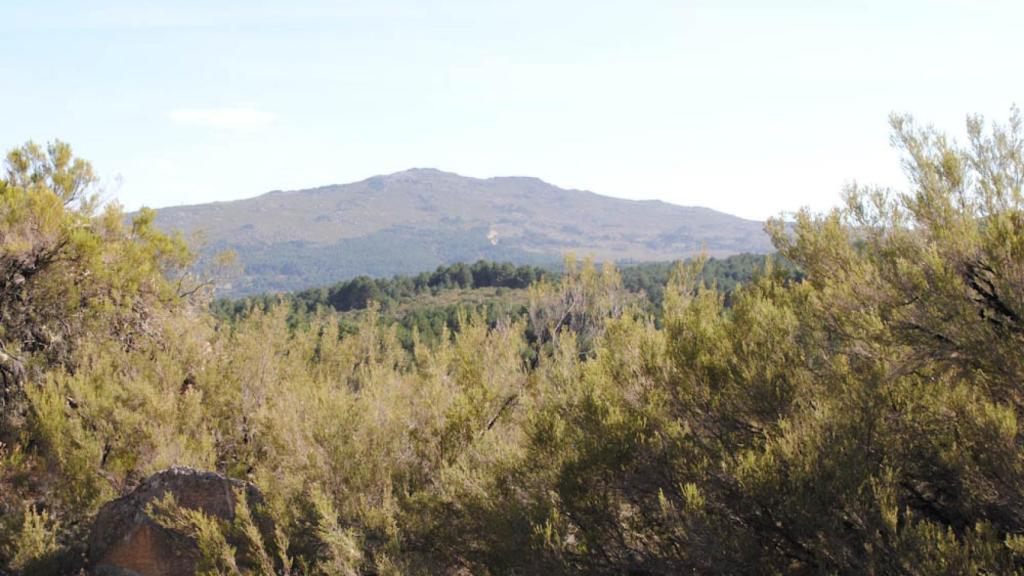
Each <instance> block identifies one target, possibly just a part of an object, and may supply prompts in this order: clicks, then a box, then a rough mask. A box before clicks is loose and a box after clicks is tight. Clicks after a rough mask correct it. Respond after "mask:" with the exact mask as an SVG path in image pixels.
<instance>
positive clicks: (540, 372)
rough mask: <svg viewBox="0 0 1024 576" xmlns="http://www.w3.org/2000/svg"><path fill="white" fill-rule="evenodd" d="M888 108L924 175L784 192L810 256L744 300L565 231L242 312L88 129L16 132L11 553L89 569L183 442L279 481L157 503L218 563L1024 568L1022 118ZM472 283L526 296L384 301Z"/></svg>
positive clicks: (563, 569)
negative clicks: (454, 309) (435, 330)
mask: <svg viewBox="0 0 1024 576" xmlns="http://www.w3.org/2000/svg"><path fill="white" fill-rule="evenodd" d="M892 124H893V141H894V142H895V143H896V144H897V146H898V147H899V149H900V150H901V152H902V153H903V155H904V160H905V164H906V169H907V172H908V176H909V179H908V184H907V189H906V191H905V192H902V193H901V192H893V191H888V190H883V189H876V188H872V187H864V186H860V185H853V186H851V187H850V188H849V189H848V190H847V191H846V194H845V201H844V204H843V206H842V207H841V208H838V209H836V210H833V211H831V212H828V213H825V214H812V213H810V212H807V211H803V212H800V213H799V214H798V216H797V218H796V220H795V223H793V224H792V226H789V225H784V224H783V223H781V222H774V223H773V224H772V225H771V227H770V231H771V234H772V239H773V242H774V246H775V248H776V249H777V250H778V252H779V253H780V256H781V257H782V258H784V259H785V261H786V262H787V264H786V265H785V266H783V265H781V264H780V263H776V262H775V259H768V260H767V261H766V262H765V264H764V266H763V267H762V269H761V270H760V271H759V272H758V273H756V274H755V275H754V276H753V277H752V278H751V279H749V280H746V279H743V280H744V281H743V282H741V284H740V285H737V286H728V287H726V285H725V282H723V281H719V282H718V286H719V287H721V288H723V289H726V288H727V289H728V290H729V291H730V295H729V297H728V299H727V298H726V296H725V294H724V293H723V292H722V291H721V290H720V289H719V288H716V287H714V286H712V285H709V284H708V283H707V282H706V281H705V280H704V278H705V276H704V274H705V267H706V266H708V264H707V263H705V262H703V261H702V260H700V259H698V260H693V261H690V262H688V263H686V264H683V265H679V266H677V267H675V268H674V269H673V272H672V273H671V275H670V278H669V279H668V281H667V283H666V284H665V285H664V287H663V288H662V293H661V295H660V296H658V297H657V298H659V299H660V304H659V306H658V309H657V312H654V311H652V308H651V306H652V305H651V304H649V303H647V302H645V301H644V299H643V298H640V297H639V296H638V294H639V292H633V291H630V290H628V289H627V287H626V286H627V280H626V278H627V277H629V276H630V275H629V274H626V273H623V272H620V271H619V270H617V269H616V268H614V267H613V266H610V265H609V266H604V267H600V268H598V267H595V266H593V265H591V264H590V263H589V262H582V263H580V262H574V261H572V260H569V261H568V263H567V265H566V267H565V269H564V270H563V271H562V272H561V273H559V274H557V275H554V274H546V273H542V272H539V271H536V270H534V269H532V268H512V267H504V266H502V265H493V264H487V263H481V264H477V265H468V266H462V267H453V268H445V269H442V270H439V271H438V272H437V277H435V276H434V275H424V276H422V277H419V278H406V279H395V280H393V281H374V280H368V279H362V280H357V281H354V282H350V283H345V284H340V285H336V286H334V287H330V288H325V289H324V290H318V291H311V292H306V293H301V294H297V295H295V296H292V297H289V298H287V299H285V300H284V301H283V302H281V303H279V304H275V303H274V302H272V301H269V302H264V303H263V304H261V305H258V306H243V307H241V308H239V309H237V310H235V309H234V308H232V307H231V306H228V305H227V304H222V305H220V306H221V308H217V307H214V308H213V310H215V311H216V310H218V309H219V310H220V312H221V313H217V314H215V313H213V312H211V299H212V297H213V295H212V294H211V293H210V292H209V290H208V288H209V284H208V282H207V280H206V279H204V278H198V277H195V276H194V275H193V272H190V271H191V270H193V269H194V268H193V267H192V266H191V264H192V260H191V259H192V256H191V255H190V254H189V252H188V250H187V249H186V246H185V243H184V241H183V240H182V239H181V238H180V237H176V236H168V235H165V234H164V233H162V232H160V231H158V230H157V229H156V228H155V227H154V224H153V213H152V212H150V211H143V212H141V213H140V214H138V215H137V216H135V217H134V218H133V219H132V220H131V222H130V224H125V217H124V215H123V214H122V213H121V212H120V211H119V209H118V208H117V207H116V206H105V207H102V208H101V207H99V205H98V204H97V202H96V201H95V200H94V196H93V192H94V191H95V189H94V187H93V183H94V182H95V176H94V174H93V172H92V168H91V167H90V166H89V165H88V164H87V163H85V162H83V161H81V160H77V159H75V158H74V157H73V156H72V154H71V151H70V148H69V147H67V146H66V145H65V144H61V143H56V144H53V145H51V146H49V147H48V148H42V147H39V146H36V145H33V144H29V145H27V146H24V147H21V148H18V149H16V150H14V151H13V152H11V154H10V155H9V156H8V158H7V162H6V166H5V167H6V171H5V173H4V175H3V178H2V179H0V246H2V252H0V376H2V381H0V383H2V395H0V410H2V413H0V418H2V420H0V572H10V573H14V574H77V573H79V570H81V569H84V568H85V569H87V568H88V567H89V562H90V560H91V559H90V556H89V549H88V547H87V546H86V545H85V541H86V537H85V535H86V534H87V533H88V530H89V526H90V525H91V523H92V522H93V521H94V519H95V516H96V512H97V510H98V508H99V507H100V506H101V505H103V504H104V503H106V502H108V501H110V500H111V499H113V498H115V497H117V496H119V495H123V494H126V493H127V492H129V491H130V490H132V489H133V488H134V487H136V486H137V485H138V484H139V483H140V481H141V480H142V479H143V478H145V477H147V476H148V475H150V474H153V473H155V472H158V471H161V470H164V469H166V468H168V467H170V466H172V465H188V466H193V467H196V468H199V469H202V470H212V471H218V472H221V473H223V474H226V475H228V476H230V477H233V478H239V479H244V480H248V481H251V482H253V483H254V484H255V485H256V486H257V487H258V488H259V489H260V491H261V492H262V494H263V495H264V496H265V498H264V500H261V501H260V502H262V503H260V502H257V501H255V500H253V501H246V500H241V499H240V500H239V502H240V504H239V511H238V514H237V516H236V520H234V521H231V522H227V521H224V520H220V519H218V518H215V517H212V516H207V515H204V514H203V513H201V512H197V511H195V510H192V509H189V508H187V507H184V506H183V505H179V504H177V503H175V502H173V501H168V500H166V499H165V500H164V501H162V502H161V504H160V506H154V507H151V508H149V509H148V511H147V514H151V515H152V517H153V518H154V519H155V521H157V522H158V523H159V524H160V525H161V526H162V528H161V529H162V530H166V531H168V532H170V533H173V534H176V535H177V536H176V537H177V538H179V539H180V541H183V542H194V543H196V544H197V548H196V549H197V550H199V551H201V553H202V557H201V558H200V561H201V564H200V568H201V570H202V571H203V573H208V574H264V575H268V574H294V575H297V574H324V575H328V574H330V575H334V574H338V575H355V574H388V575H393V574H577V573H590V574H651V575H654V574H659V575H660V574H663V575H669V574H764V575H770V574H808V575H810V574H908V575H909V574H914V575H916V574H920V575H932V574H1019V573H1022V572H1024V498H1022V494H1024V448H1022V447H1024V434H1022V431H1021V426H1020V420H1021V418H1022V417H1024V388H1022V382H1024V354H1022V352H1021V351H1022V350H1024V196H1022V184H1024V140H1022V138H1024V128H1022V126H1021V118H1020V116H1019V114H1018V113H1017V112H1016V111H1015V112H1014V113H1013V115H1012V116H1011V119H1010V121H1009V122H1008V123H1006V124H1004V125H987V124H985V123H983V122H982V121H981V120H979V119H975V118H972V119H970V120H969V122H968V135H969V137H968V140H967V142H966V143H964V144H958V143H956V142H954V141H953V139H951V138H947V137H944V136H943V135H941V134H939V133H937V132H935V131H934V130H933V129H930V128H925V127H921V126H919V125H917V124H915V123H914V122H913V121H911V120H910V119H909V118H908V117H903V116H898V117H894V118H893V121H892ZM721 262H726V261H721ZM658 270H659V271H658V272H657V273H655V272H654V271H649V273H647V272H645V273H637V274H636V275H635V276H633V277H634V278H635V279H634V280H630V282H636V285H638V286H639V285H643V286H645V287H644V292H645V293H647V294H652V293H653V290H650V289H649V288H647V287H646V286H648V285H650V284H652V283H656V282H655V279H656V278H660V276H658V274H660V273H661V270H663V268H659V269H658ZM795 271H798V273H797V272H795ZM477 273H480V274H481V275H482V276H481V278H483V277H484V275H492V276H493V278H492V279H491V280H489V281H488V282H491V283H490V284H489V285H488V286H485V287H480V286H478V285H477V282H478V279H477V276H476V274H477ZM715 277H720V276H718V275H716V276H715ZM495 278H496V279H495ZM419 279H422V280H423V284H422V286H426V288H423V287H421V284H419V283H418V282H419ZM470 279H472V280H471V283H470ZM392 282H393V284H391V283H392ZM431 282H435V283H438V286H442V285H443V286H445V288H441V289H439V290H437V291H436V293H435V291H434V290H433V288H432V287H431V286H430V284H431ZM505 284H508V285H505ZM400 286H404V287H403V288H399V287H400ZM392 288H393V290H394V293H393V295H392V293H390V292H389V290H392ZM474 290H491V291H494V292H493V293H494V295H495V296H496V295H497V291H498V290H515V291H521V292H520V293H521V294H522V300H521V302H522V306H523V308H524V310H525V311H524V313H523V314H521V315H515V314H508V315H504V314H497V315H496V316H495V317H493V318H484V317H482V316H481V315H480V314H478V313H473V312H472V311H470V312H467V313H463V314H462V315H461V316H460V317H459V319H458V323H457V329H456V330H451V331H448V330H446V329H445V330H442V331H441V334H439V335H437V337H435V338H431V339H425V338H420V337H419V336H418V335H417V334H416V331H413V332H412V333H411V335H410V342H409V343H408V345H404V344H403V342H402V340H401V338H400V337H399V326H398V324H396V323H394V322H387V321H384V319H383V318H382V314H383V310H384V308H383V307H382V306H369V307H366V308H362V309H361V308H360V307H361V306H362V305H363V304H365V303H366V302H367V301H370V300H375V299H376V298H374V296H380V295H383V296H381V297H380V301H381V302H382V303H383V306H385V307H386V306H390V309H389V310H392V311H393V310H397V309H398V308H400V307H401V306H402V305H403V303H405V302H406V301H405V300H403V299H404V298H406V296H409V297H410V298H411V299H413V300H415V299H416V298H426V297H444V296H445V294H453V293H460V291H466V292H471V291H474ZM390 298H394V302H393V303H391V302H390V300H389V299H390ZM301 302H312V303H313V306H312V307H305V309H304V311H303V315H302V317H301V318H300V319H299V320H300V321H296V315H295V310H296V307H297V306H299V303H301ZM321 303H326V304H327V305H319V304H321ZM303 306H305V305H304V304H303ZM339 310H340V311H339ZM353 312H359V315H358V317H355V318H354V319H353V320H352V321H348V320H346V317H345V314H350V313H353ZM389 313H390V312H389ZM239 494H241V492H240V493H239ZM257 513H258V514H260V515H266V516H268V517H269V518H271V519H272V520H273V525H274V529H273V530H270V531H263V530H261V529H258V527H257V526H256V525H255V524H254V521H253V518H254V517H255V516H256V514H257Z"/></svg>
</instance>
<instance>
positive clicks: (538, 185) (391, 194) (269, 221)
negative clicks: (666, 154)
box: [156, 168, 771, 295]
mask: <svg viewBox="0 0 1024 576" xmlns="http://www.w3.org/2000/svg"><path fill="white" fill-rule="evenodd" d="M156 222H157V225H158V226H160V227H161V228H163V229H166V230H172V229H177V230H182V231H183V232H185V233H186V234H195V233H197V232H200V233H202V234H203V236H204V237H205V247H204V248H203V249H202V253H203V254H206V255H208V254H210V253H212V252H214V251H221V250H224V249H233V250H235V251H236V252H237V253H238V254H239V257H240V260H241V263H242V265H243V266H244V267H245V269H246V272H245V274H244V275H243V277H242V278H240V279H239V280H238V281H236V282H234V283H233V284H232V285H231V286H229V287H227V291H228V293H230V294H233V295H240V294H249V293H253V292H256V291H266V290H270V291H278V290H294V289H300V288H305V287H308V286H312V285H315V284H318V283H324V282H334V281H338V280H344V279H346V278H351V277H353V276H357V275H361V274H366V275H370V276H390V275H394V274H405V273H418V272H422V271H424V270H429V269H432V268H434V267H436V266H438V265H443V264H450V263H453V262H457V261H472V260H477V259H481V258H482V259H487V260H501V261H510V262H514V263H516V264H532V265H549V264H552V263H557V262H558V261H560V260H561V258H562V257H563V255H564V254H565V253H566V252H575V253H577V254H579V255H581V256H593V257H594V258H596V259H598V260H613V261H618V260H630V261H657V260H673V259H677V258H684V257H687V256H692V255H694V254H696V253H698V252H701V251H702V250H703V251H706V252H707V253H708V254H709V255H712V256H728V255H731V254H736V253H741V252H752V253H764V252H767V251H770V250H771V245H770V242H769V241H768V237H767V235H766V234H765V233H764V231H763V224H762V223H760V222H757V221H753V220H745V219H743V218H739V217H736V216H731V215H729V214H725V213H723V212H718V211H715V210H712V209H710V208H705V207H700V206H680V205H677V204H671V203H668V202H664V201H661V200H654V199H652V200H629V199H624V198H615V197H611V196H604V195H601V194H598V193H596V192H592V191H589V190H579V189H573V188H561V187H558V186H554V185H552V184H549V183H547V182H545V181H543V180H541V179H539V178H535V177H531V176H496V177H490V178H473V177H467V176H461V175H459V174H456V173H454V172H446V171H443V170H438V169H436V168H410V169H407V170H402V171H399V172H394V173H391V174H379V175H375V176H371V177H369V178H365V179H363V180H359V181H357V182H351V183H347V184H331V185H326V186H319V187H315V188H307V189H299V190H272V191H269V192H266V193H263V194H261V195H259V196H254V197H252V198H246V199H241V200H233V201H222V202H212V203H206V204H191V205H182V206H171V207H166V208H160V209H157V219H156Z"/></svg>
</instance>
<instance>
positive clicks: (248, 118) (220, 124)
mask: <svg viewBox="0 0 1024 576" xmlns="http://www.w3.org/2000/svg"><path fill="white" fill-rule="evenodd" d="M167 117H168V118H170V119H171V121H173V122H175V123H177V124H187V125H192V126H206V127H210V128H262V127H264V126H267V125H268V124H270V123H271V122H273V121H274V115H273V114H270V113H269V112H264V111H263V110H259V109H257V108H254V107H252V106H231V107H226V108H179V109H177V110H171V111H170V112H168V113H167Z"/></svg>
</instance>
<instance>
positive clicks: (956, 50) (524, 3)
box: [0, 0, 1024, 219]
mask: <svg viewBox="0 0 1024 576" xmlns="http://www.w3.org/2000/svg"><path fill="white" fill-rule="evenodd" d="M1022 22H1024V2H1021V1H1019V0H1006V1H1001V0H976V1H969V0H888V1H876V0H870V1H868V0H865V1H856V0H848V1H842V2H840V1H830V0H817V1H810V0H807V1H803V0H784V1H772V2H768V1H764V0H760V1H758V0H745V1H739V0H736V1H729V0H719V1H687V0H676V1H671V2H669V1H656V0H630V1H616V2H604V1H600V0H587V1H577V0H573V1H556V0H548V1H533V0H518V1H515V2H512V1H508V2H490V1H486V0H453V1H436V2H435V1H429V0H420V1H390V0H377V1H366V2H357V1H333V2H331V1H326V0H324V1H293V2H259V1H253V0H226V1H211V0H207V1H200V0H188V1H177V2H155V1H150V2H146V1H127V0H124V1H100V0H94V1H89V2H85V1H69V0H68V1H47V2H42V1H39V0H31V1H28V0H0V146H2V147H3V148H4V149H7V148H10V147H13V146H15V145H18V144H20V143H22V142H24V141H25V140H27V139H30V138H31V139H35V140H37V141H45V140H48V139H52V138H61V139H64V140H67V141H69V142H70V143H71V144H72V145H73V146H74V147H75V148H76V150H77V151H78V153H79V154H80V155H81V156H83V157H85V158H87V159H89V160H91V161H93V163H94V165H95V166H96V168H97V169H98V170H99V171H100V172H101V174H102V175H103V176H104V177H105V181H106V184H107V189H108V190H109V196H111V197H114V198H116V199H118V200H119V201H120V202H121V203H123V204H124V205H125V206H127V207H128V208H130V209H134V208H137V207H139V206H140V205H149V206H166V205H174V204H183V203H196V202H205V201H211V200H228V199H234V198H243V197H249V196H255V195H257V194H260V193H263V192H266V191H268V190H272V189H293V188H303V187H311V186H319V185H324V184H330V183H340V182H349V181H353V180H359V179H362V178H365V177H368V176H371V175H374V174H380V173H387V172H394V171H398V170H402V169H405V168H410V167H435V168H440V169H443V170H449V171H453V172H458V173H461V174H465V175H469V176H479V177H487V176H499V175H529V176H537V177H540V178H543V179H545V180H547V181H549V182H552V183H554V184H557V185H559V186H563V187H572V188H584V189H589V190H593V191H595V192H599V193H603V194H609V195H613V196H621V197H627V198H659V199H663V200H666V201H669V202H675V203H678V204H686V205H703V206H710V207H712V208H716V209H719V210H724V211H727V212H731V213H734V214H739V215H742V216H746V217H750V218H759V219H760V218H765V217H768V216H771V215H775V214H778V213H780V212H782V211H792V210H795V209H797V208H799V207H801V206H805V205H807V206H811V207H812V208H814V209H824V208H827V207H828V206H830V205H832V204H834V203H835V202H836V201H837V200H838V198H839V193H840V190H841V188H842V186H843V183H844V182H847V181H849V180H851V179H857V180H858V181H863V182H875V183H882V184H894V185H898V184H900V183H901V182H902V179H901V175H900V172H899V166H898V163H897V159H896V156H895V155H894V153H893V151H892V150H891V149H890V148H889V146H888V126H887V116H888V114H889V113H890V112H892V111H906V112H911V113H913V114H914V115H915V116H917V117H918V118H919V119H921V120H923V121H929V122H933V123H935V124H937V125H939V126H940V127H943V128H945V129H948V130H952V131H960V130H961V129H962V124H963V118H964V116H965V115H966V114H968V113H973V112H979V113H983V114H985V115H987V116H990V117H995V118H1005V117H1006V115H1007V112H1008V109H1009V107H1010V105H1011V104H1013V103H1015V102H1018V103H1019V102H1020V101H1021V95H1022V94H1024V73H1022V72H1024V58H1022V56H1024V46H1022V42H1021V40H1020V38H1021V32H1020V28H1021V24H1022Z"/></svg>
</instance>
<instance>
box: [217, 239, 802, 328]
mask: <svg viewBox="0 0 1024 576" xmlns="http://www.w3.org/2000/svg"><path fill="white" fill-rule="evenodd" d="M768 258H772V259H773V264H774V266H775V268H776V269H777V270H779V271H781V272H783V273H786V274H788V275H789V277H791V278H792V279H793V280H799V278H800V275H799V272H798V271H797V270H796V268H795V267H794V266H792V265H791V264H790V263H789V262H788V261H787V260H786V259H785V258H783V257H781V256H779V255H772V256H765V255H761V254H738V255H735V256H729V257H727V258H722V259H718V258H708V259H706V260H704V261H703V265H702V271H701V278H702V280H703V281H704V282H705V283H706V284H708V285H709V286H710V285H714V286H715V287H716V288H717V289H718V290H720V291H721V292H722V293H723V294H725V295H726V297H727V299H728V298H729V297H731V294H732V293H733V291H734V290H735V289H736V287H737V286H739V285H741V284H742V283H744V282H749V281H751V280H752V279H753V278H754V277H755V276H756V275H757V274H758V273H759V272H760V271H762V270H763V269H764V268H765V265H766V263H767V260H768ZM680 264H681V262H678V261H677V262H649V263H638V264H631V265H628V266H626V267H624V268H622V269H621V275H622V285H623V288H625V289H626V290H627V291H629V292H632V293H635V294H637V295H638V296H640V297H641V299H642V300H643V305H644V306H645V307H646V308H647V309H648V310H649V311H651V312H655V313H656V312H657V311H658V310H659V309H660V308H661V304H662V298H663V296H664V290H665V285H666V284H667V283H668V281H669V278H670V277H671V275H672V274H673V273H674V271H675V270H676V268H678V267H679V266H680ZM561 274H562V272H561V270H560V269H545V268H540V267H536V266H515V265H514V264H511V263H508V262H504V263H495V262H487V261H484V260H479V261H477V262H475V263H473V264H465V263H456V264H452V265H450V266H438V267H437V269H436V270H434V271H433V272H424V273H421V274H418V275H416V276H401V275H398V276H393V277H391V278H371V277H369V276H359V277H356V278H353V279H352V280H346V281H343V282H338V283H335V284H332V285H330V286H326V287H321V288H312V289H307V290H302V291H299V292H293V293H287V294H276V293H267V294H261V295H257V296H248V297H243V298H233V299H232V298H223V299H218V300H216V301H214V303H213V305H212V308H211V309H212V311H213V313H214V315H216V316H217V317H220V318H223V319H237V318H239V317H241V316H243V315H245V314H247V313H249V312H250V311H251V310H253V309H259V310H264V311H265V310H268V309H270V308H273V307H274V306H277V305H281V304H284V305H286V306H288V307H290V308H291V309H292V311H293V315H294V317H308V316H309V315H311V314H315V313H316V311H317V310H319V309H331V310H334V311H337V312H350V311H354V310H365V309H366V308H367V307H368V306H369V305H370V303H371V302H373V303H376V304H378V305H380V306H381V308H382V310H384V311H385V313H387V312H389V311H393V310H395V309H396V308H398V307H399V306H400V305H402V304H408V306H406V307H405V309H404V310H402V313H401V322H400V324H401V325H402V326H403V327H404V328H406V329H411V328H412V327H413V326H416V327H418V328H419V329H420V331H421V332H426V333H430V334H437V333H439V331H438V329H439V328H440V326H441V325H442V324H443V325H446V326H447V328H448V329H449V330H454V329H456V327H457V326H456V325H457V319H458V316H459V314H460V312H466V311H472V312H478V313H481V314H483V315H484V316H485V317H488V318H491V319H492V320H493V319H496V318H497V317H498V316H499V315H500V314H501V313H502V312H504V313H511V312H513V311H514V310H517V309H518V310H520V311H523V310H524V308H523V307H522V304H524V303H525V302H524V301H523V300H522V299H516V298H514V297H506V296H507V295H508V294H509V292H508V291H507V290H524V289H526V288H528V287H529V286H531V285H532V284H534V283H536V282H538V281H542V280H550V281H557V280H558V279H559V278H560V277H561ZM481 288H499V289H507V290H496V291H494V292H493V293H492V294H489V295H488V296H487V297H485V298H484V299H485V301H483V302H479V301H478V302H474V303H472V304H474V305H470V306H468V307H467V306H465V305H464V304H466V303H465V302H459V303H454V304H448V305H443V306H438V305H436V304H431V303H430V299H429V298H424V296H438V295H440V294H442V293H445V292H449V293H453V292H459V291H466V290H476V289H481ZM517 304H518V305H519V306H517ZM463 308H465V310H463ZM386 315H387V314H386ZM389 317H390V316H389ZM439 319H442V320H441V321H440V322H439Z"/></svg>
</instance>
